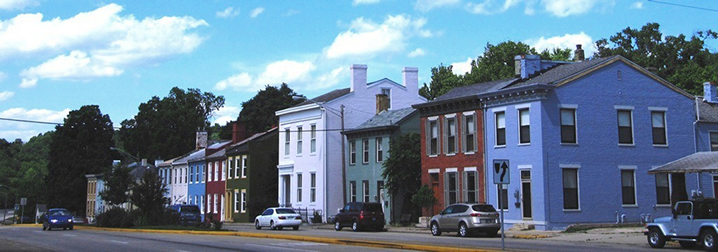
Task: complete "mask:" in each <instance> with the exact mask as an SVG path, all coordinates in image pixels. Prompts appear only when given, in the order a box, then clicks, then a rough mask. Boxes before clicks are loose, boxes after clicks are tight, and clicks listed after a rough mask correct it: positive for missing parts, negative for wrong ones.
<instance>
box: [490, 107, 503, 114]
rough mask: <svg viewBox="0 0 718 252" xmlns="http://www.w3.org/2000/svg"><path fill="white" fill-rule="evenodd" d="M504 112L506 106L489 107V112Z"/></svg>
mask: <svg viewBox="0 0 718 252" xmlns="http://www.w3.org/2000/svg"><path fill="white" fill-rule="evenodd" d="M496 112H506V107H495V108H491V113H496Z"/></svg>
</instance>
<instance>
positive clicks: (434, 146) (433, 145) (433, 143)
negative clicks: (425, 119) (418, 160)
mask: <svg viewBox="0 0 718 252" xmlns="http://www.w3.org/2000/svg"><path fill="white" fill-rule="evenodd" d="M437 127H438V126H437V125H436V120H433V121H429V131H428V133H429V134H427V136H428V137H429V139H428V140H429V141H428V144H429V146H428V152H429V153H428V154H429V155H437V154H438V153H437V152H438V148H439V145H438V144H439V139H438V134H439V132H438V128H437Z"/></svg>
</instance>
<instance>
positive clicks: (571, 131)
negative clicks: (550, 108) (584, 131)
mask: <svg viewBox="0 0 718 252" xmlns="http://www.w3.org/2000/svg"><path fill="white" fill-rule="evenodd" d="M561 143H574V144H575V143H576V110H575V109H561Z"/></svg>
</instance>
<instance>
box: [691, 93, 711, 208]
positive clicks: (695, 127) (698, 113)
mask: <svg viewBox="0 0 718 252" xmlns="http://www.w3.org/2000/svg"><path fill="white" fill-rule="evenodd" d="M693 101H694V103H695V105H696V120H695V121H693V148H694V149H693V150H694V151H693V153H697V152H698V138H697V133H696V131H698V121H699V120H700V119H701V111H700V109H699V107H698V96H694V99H693ZM701 174H702V173H701V172H698V173H696V179H697V180H698V191H699V192H701V193H702V192H703V190H702V189H701ZM714 197H715V195H714Z"/></svg>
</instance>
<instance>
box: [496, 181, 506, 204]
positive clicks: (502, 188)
mask: <svg viewBox="0 0 718 252" xmlns="http://www.w3.org/2000/svg"><path fill="white" fill-rule="evenodd" d="M496 190H497V191H496V193H498V194H499V196H498V197H497V198H498V199H499V202H498V204H497V205H498V206H499V209H504V210H506V209H509V185H507V184H497V185H496Z"/></svg>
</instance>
